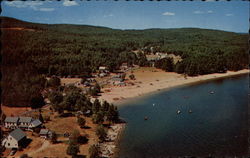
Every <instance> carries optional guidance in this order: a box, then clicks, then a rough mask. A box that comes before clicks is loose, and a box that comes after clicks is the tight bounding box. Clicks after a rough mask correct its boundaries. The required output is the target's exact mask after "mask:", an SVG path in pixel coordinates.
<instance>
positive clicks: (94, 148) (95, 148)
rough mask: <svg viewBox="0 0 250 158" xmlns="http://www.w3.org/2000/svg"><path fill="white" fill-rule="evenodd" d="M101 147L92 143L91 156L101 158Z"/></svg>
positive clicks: (91, 157)
mask: <svg viewBox="0 0 250 158" xmlns="http://www.w3.org/2000/svg"><path fill="white" fill-rule="evenodd" d="M99 152H100V151H99V147H98V146H97V145H92V146H90V148H89V158H99Z"/></svg>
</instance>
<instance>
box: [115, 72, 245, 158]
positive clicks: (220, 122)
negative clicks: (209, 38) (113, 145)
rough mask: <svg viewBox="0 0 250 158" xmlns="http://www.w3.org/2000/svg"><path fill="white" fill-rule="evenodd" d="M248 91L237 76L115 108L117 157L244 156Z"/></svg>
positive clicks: (242, 80)
mask: <svg viewBox="0 0 250 158" xmlns="http://www.w3.org/2000/svg"><path fill="white" fill-rule="evenodd" d="M248 87H249V86H248V75H242V76H235V77H230V78H223V79H218V80H213V81H209V82H204V83H199V84H196V85H187V86H183V87H179V88H174V89H171V90H167V91H162V92H160V93H156V94H152V95H148V96H146V97H138V98H135V99H131V100H130V101H129V102H126V103H125V104H126V105H124V106H120V108H119V111H120V115H121V117H122V118H123V119H124V120H125V121H127V125H126V128H125V130H124V132H123V136H122V138H121V142H120V145H119V149H120V152H119V157H120V158H166V157H170V156H172V157H175V156H208V155H214V156H243V155H246V154H247V130H248V129H247V128H248V127H247V125H248V124H247V117H248V116H247V114H248V93H249V90H248ZM211 91H213V92H214V93H213V94H211V93H210V92H211ZM177 110H180V111H181V113H180V114H177V113H176V112H177ZM189 110H191V111H192V113H191V112H190V111H189ZM145 116H147V117H148V120H144V117H145Z"/></svg>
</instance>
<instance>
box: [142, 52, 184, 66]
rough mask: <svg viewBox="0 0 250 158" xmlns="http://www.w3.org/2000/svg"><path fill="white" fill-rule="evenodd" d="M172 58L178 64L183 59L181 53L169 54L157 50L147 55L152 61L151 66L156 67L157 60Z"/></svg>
mask: <svg viewBox="0 0 250 158" xmlns="http://www.w3.org/2000/svg"><path fill="white" fill-rule="evenodd" d="M167 57H168V58H172V59H173V61H174V64H176V63H177V62H178V61H181V60H182V58H181V56H179V55H174V54H167V53H160V52H157V53H155V54H153V53H151V54H148V55H146V58H147V60H148V61H149V62H150V63H151V66H153V67H154V64H155V62H156V61H158V60H160V59H163V58H167Z"/></svg>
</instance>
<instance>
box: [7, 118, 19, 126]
mask: <svg viewBox="0 0 250 158" xmlns="http://www.w3.org/2000/svg"><path fill="white" fill-rule="evenodd" d="M18 120H19V118H18V117H6V118H5V120H4V127H5V128H10V129H15V128H17V126H18Z"/></svg>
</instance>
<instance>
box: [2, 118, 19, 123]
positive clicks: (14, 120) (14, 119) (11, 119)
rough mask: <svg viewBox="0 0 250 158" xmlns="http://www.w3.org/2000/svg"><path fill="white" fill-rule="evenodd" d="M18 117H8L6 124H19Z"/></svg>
mask: <svg viewBox="0 0 250 158" xmlns="http://www.w3.org/2000/svg"><path fill="white" fill-rule="evenodd" d="M18 119H19V118H18V117H6V118H5V122H12V123H14V122H17V121H18Z"/></svg>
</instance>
